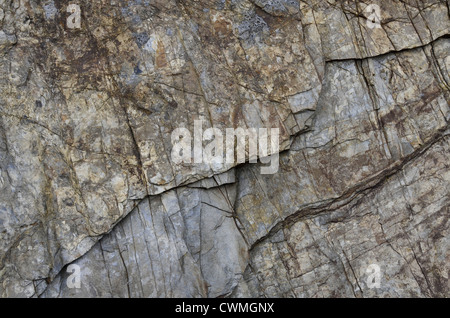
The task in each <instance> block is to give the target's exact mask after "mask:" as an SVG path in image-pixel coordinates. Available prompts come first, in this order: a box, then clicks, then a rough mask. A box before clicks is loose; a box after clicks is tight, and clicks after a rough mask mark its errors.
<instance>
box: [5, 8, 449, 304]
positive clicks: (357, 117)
mask: <svg viewBox="0 0 450 318" xmlns="http://www.w3.org/2000/svg"><path fill="white" fill-rule="evenodd" d="M78 3H79V5H80V8H81V12H82V14H81V28H79V29H78V28H74V29H71V28H68V26H67V23H66V22H67V21H66V19H67V17H68V16H69V15H70V13H67V11H66V8H67V6H68V4H69V1H52V0H46V1H35V0H22V1H13V0H9V1H7V0H4V1H0V26H1V31H0V72H1V74H2V76H1V77H0V158H1V160H0V190H1V191H0V295H1V296H2V297H80V296H83V297H219V296H231V297H267V296H269V297H273V296H276V297H336V296H344V297H380V296H381V297H389V296H390V297H405V296H406V297H408V296H419V297H446V296H448V292H449V288H448V273H449V268H448V266H449V265H448V264H449V257H450V255H449V239H448V237H449V233H448V228H449V227H448V225H449V224H448V215H449V200H450V198H449V191H448V188H449V186H450V185H449V183H450V172H449V153H450V151H449V150H450V149H449V147H450V145H449V136H448V135H449V126H448V121H449V118H450V114H449V102H448V101H449V100H450V98H449V94H450V92H449V83H450V78H449V75H448V74H449V69H450V57H449V52H450V41H449V39H448V35H449V34H450V18H449V14H450V13H449V6H448V2H446V1H439V0H427V1H413V0H408V1H394V0H392V1H388V0H386V1H374V2H373V3H374V4H377V5H378V6H379V8H380V13H381V16H380V27H379V28H370V27H369V24H368V23H367V21H368V17H369V15H370V14H371V12H368V11H366V8H367V6H368V5H370V4H372V2H370V1H322V0H318V1H316V0H306V1H298V0H292V1H291V0H270V1H263V0H261V1H260V0H239V1H219V0H217V1H206V0H204V1H203V0H201V1H194V0H186V1H175V0H173V1H166V0H164V1H159V0H157V1H146V0H142V1H138V0H133V1H131V0H130V1H114V0H107V1H106V0H105V1H84V0H83V1H81V0H80V1H78ZM195 120H203V121H204V125H205V127H204V129H206V128H208V127H215V128H219V129H220V130H223V131H225V129H226V128H238V127H241V128H279V129H280V138H279V141H280V149H279V150H280V166H279V170H278V172H277V173H275V174H273V175H263V174H261V173H260V168H261V165H262V164H260V163H258V164H253V163H248V162H247V163H244V164H239V165H238V164H237V163H236V164H230V163H224V164H219V165H217V164H214V165H213V164H200V165H199V164H194V163H192V164H182V165H180V164H177V163H175V162H174V161H173V160H172V157H171V150H172V143H171V132H172V131H173V130H174V129H175V128H180V127H185V128H188V129H189V130H190V131H193V128H194V121H195ZM371 264H377V265H378V266H379V268H380V270H381V282H380V286H379V288H371V286H369V284H368V283H367V282H368V281H367V279H368V272H367V268H368V267H369V265H371ZM69 265H78V266H79V268H80V270H81V272H80V274H81V288H70V284H67V280H68V279H69V276H70V273H69V272H68V271H67V268H68V266H69Z"/></svg>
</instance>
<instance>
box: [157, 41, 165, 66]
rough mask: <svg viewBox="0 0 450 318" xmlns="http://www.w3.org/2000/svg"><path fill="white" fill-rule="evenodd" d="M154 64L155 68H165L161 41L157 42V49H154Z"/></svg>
mask: <svg viewBox="0 0 450 318" xmlns="http://www.w3.org/2000/svg"><path fill="white" fill-rule="evenodd" d="M155 64H156V67H157V68H163V67H166V66H167V58H166V49H165V47H164V44H163V43H162V42H161V41H158V47H157V48H156V58H155Z"/></svg>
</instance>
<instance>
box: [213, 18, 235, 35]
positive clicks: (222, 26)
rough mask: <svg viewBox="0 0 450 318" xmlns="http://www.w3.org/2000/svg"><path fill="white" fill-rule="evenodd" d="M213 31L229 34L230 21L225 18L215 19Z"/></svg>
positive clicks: (218, 33) (219, 33) (230, 31)
mask: <svg viewBox="0 0 450 318" xmlns="http://www.w3.org/2000/svg"><path fill="white" fill-rule="evenodd" d="M214 33H215V34H216V35H231V33H232V30H231V23H230V22H229V21H227V20H225V19H217V20H216V21H215V22H214Z"/></svg>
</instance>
